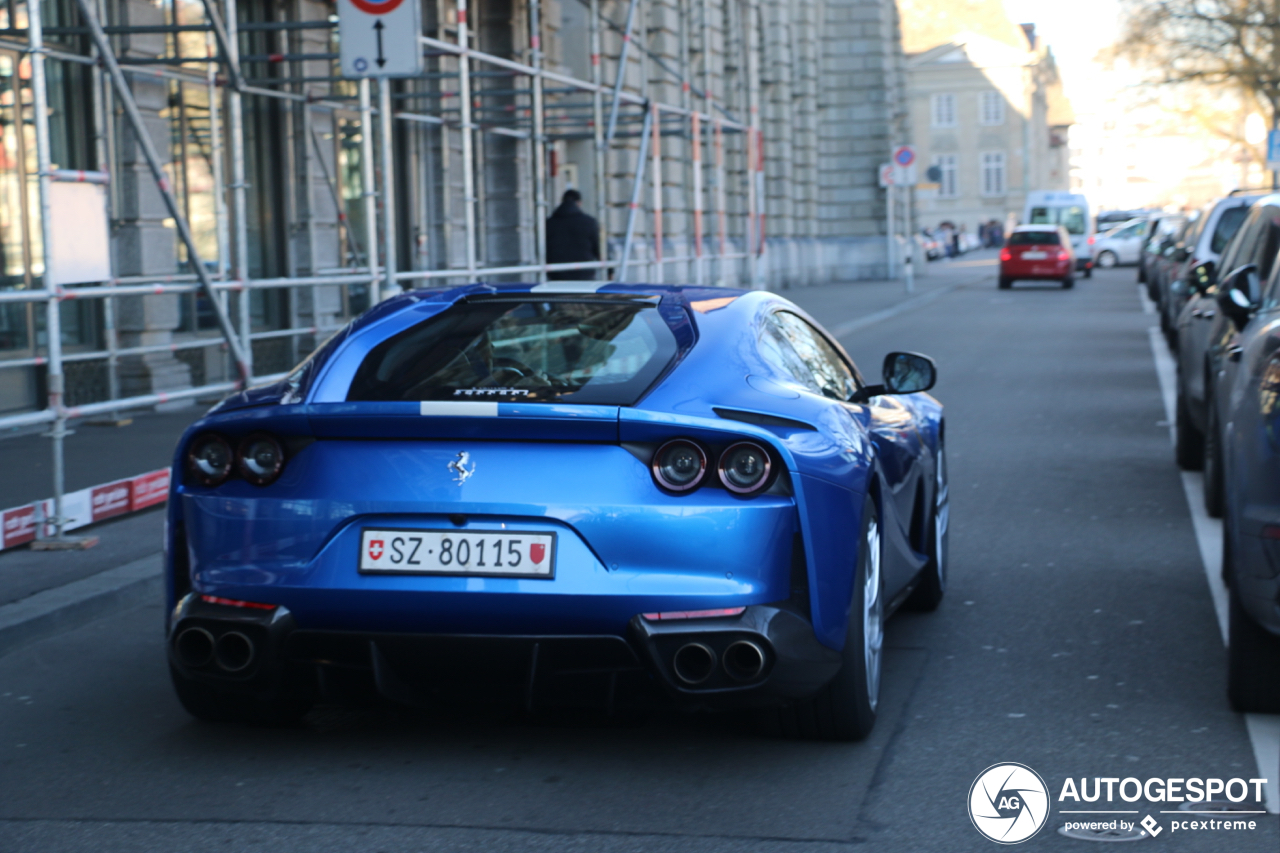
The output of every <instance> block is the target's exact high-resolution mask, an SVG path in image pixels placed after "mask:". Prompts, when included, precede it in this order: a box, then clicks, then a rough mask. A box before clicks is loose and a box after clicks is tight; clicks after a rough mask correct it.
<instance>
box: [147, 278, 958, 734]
mask: <svg viewBox="0 0 1280 853" xmlns="http://www.w3.org/2000/svg"><path fill="white" fill-rule="evenodd" d="M580 284H582V283H581V282H576V283H575V282H566V283H563V285H562V283H559V282H551V283H548V284H540V285H529V284H498V285H484V284H474V285H465V286H460V287H454V288H440V289H428V290H415V291H412V292H410V293H405V294H402V295H399V296H396V297H393V298H391V299H388V300H387V301H385V302H383V303H381V304H379V305H378V306H376V307H375V308H373V309H372V310H370V311H369V312H367V313H366V314H364V315H363V316H361V317H360V318H358V319H357V320H355V321H354V322H353V323H351V324H350V325H348V326H347V327H346V328H345V329H344V330H343V331H342V332H340V333H339V334H338V335H337V336H335V337H334V338H333V339H332V340H330V341H329V342H328V343H327V344H326V345H325V346H324V347H322V348H321V349H320V350H318V351H317V352H316V354H315V355H314V356H312V357H311V358H309V359H308V360H307V361H305V362H304V363H303V364H302V365H300V366H299V367H298V368H296V369H295V370H294V371H293V372H292V373H291V374H289V376H288V377H287V378H286V379H284V380H282V381H280V382H277V383H275V384H274V385H269V386H265V387H261V388H255V389H251V390H248V391H245V392H242V393H239V394H236V395H234V396H232V397H230V398H228V399H227V400H225V401H223V402H222V403H221V404H219V405H218V406H216V407H215V408H214V409H213V410H212V411H210V413H209V414H208V415H206V416H205V417H204V418H202V419H201V420H199V421H197V422H196V423H195V424H193V425H192V426H191V428H189V429H188V430H187V431H186V433H185V434H184V435H183V437H182V439H181V441H180V443H179V445H178V448H177V451H176V456H175V460H174V465H173V470H172V486H171V491H170V501H169V504H168V519H167V521H168V526H167V531H168V533H167V543H166V554H167V557H166V578H167V584H168V587H167V589H168V592H167V598H168V601H167V604H168V606H167V607H166V632H167V633H166V636H167V642H168V652H169V662H170V669H171V674H172V679H173V684H174V688H175V690H176V692H177V694H178V698H179V699H180V700H181V702H182V704H183V705H184V706H185V707H186V709H187V710H188V711H189V712H190V713H191V714H193V715H195V716H196V717H200V718H206V719H224V718H231V719H241V720H264V719H265V720H283V719H290V718H296V717H298V716H299V715H301V714H302V713H305V711H306V709H307V708H308V707H310V706H311V704H312V702H313V701H314V700H315V699H316V697H317V696H318V695H323V696H331V697H342V696H345V695H347V694H348V693H351V692H355V693H359V692H361V691H363V690H369V691H376V692H377V693H380V694H382V695H383V696H384V697H389V698H391V699H397V700H404V701H440V700H442V699H445V698H447V697H450V696H473V697H483V698H484V700H485V701H486V704H491V703H490V702H489V700H490V699H492V703H498V702H503V703H507V702H510V703H512V704H514V705H516V706H519V707H524V708H531V707H542V706H547V705H556V704H563V703H573V704H582V703H587V704H595V705H599V706H600V707H602V708H603V707H612V706H613V705H614V704H615V703H617V704H626V703H630V702H644V703H652V702H668V703H670V704H674V705H677V706H684V707H690V708H695V707H696V708H716V707H720V708H731V707H743V706H750V707H754V706H765V708H772V709H774V711H771V712H768V713H771V714H773V719H774V721H776V723H777V725H778V726H780V727H782V728H783V729H785V730H786V731H790V732H799V733H800V734H802V735H807V736H813V737H820V738H830V739H856V738H860V737H862V736H865V735H866V734H867V733H868V732H869V731H870V730H871V727H872V725H873V724H874V722H875V718H876V709H877V703H878V699H879V693H880V667H881V663H882V644H883V638H884V622H885V620H886V619H887V618H888V617H889V615H890V613H891V612H892V611H893V609H894V608H896V607H897V606H899V604H900V603H902V602H905V603H906V604H908V605H909V606H911V607H913V608H920V609H926V610H928V609H933V608H935V607H937V606H938V604H939V603H940V601H941V599H942V596H943V593H944V590H945V588H946V559H947V524H948V521H947V519H948V501H947V478H946V470H947V469H946V466H945V463H944V461H943V458H944V457H943V448H944V426H943V412H942V406H941V405H940V404H939V403H938V402H937V401H936V400H934V399H933V398H932V397H930V396H928V395H927V394H924V393H921V392H924V391H926V390H928V389H929V388H930V387H931V386H932V385H933V382H934V378H935V374H936V369H935V367H934V364H933V362H932V361H931V360H929V359H928V358H926V357H925V356H922V355H918V354H913V353H891V354H890V355H889V356H888V357H887V358H886V359H885V362H884V370H883V374H882V378H880V380H879V381H878V382H877V383H876V384H870V383H868V382H867V381H865V380H864V379H863V377H862V375H861V374H860V373H859V372H858V369H857V367H855V366H854V364H853V362H852V361H851V360H850V359H849V356H848V354H847V353H845V352H844V350H843V349H842V348H841V347H840V345H839V344H838V343H836V341H835V340H834V339H833V338H832V337H831V336H830V335H829V334H828V333H827V332H825V331H823V330H822V328H821V327H820V326H819V325H818V324H817V322H816V321H814V320H813V318H811V317H809V316H808V315H806V314H805V313H804V312H803V311H801V310H800V309H799V308H797V307H796V306H795V305H793V304H792V303H790V302H788V301H786V300H785V299H782V298H780V297H778V296H776V295H774V294H770V293H765V292H752V291H740V290H731V289H724V288H682V287H676V286H649V285H613V284H602V285H597V286H593V287H592V288H590V289H587V288H582V287H578V285H580ZM571 285H572V286H571Z"/></svg>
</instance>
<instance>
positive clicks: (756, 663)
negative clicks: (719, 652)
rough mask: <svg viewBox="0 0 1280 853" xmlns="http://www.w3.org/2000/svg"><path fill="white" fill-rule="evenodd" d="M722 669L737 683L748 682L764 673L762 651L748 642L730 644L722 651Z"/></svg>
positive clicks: (740, 641) (739, 641)
mask: <svg viewBox="0 0 1280 853" xmlns="http://www.w3.org/2000/svg"><path fill="white" fill-rule="evenodd" d="M724 669H725V672H727V673H729V675H730V676H732V677H733V678H736V679H737V680H738V681H750V680H752V679H753V678H758V677H759V676H760V673H762V672H764V649H762V648H760V647H759V646H758V645H756V644H755V643H753V642H751V641H750V640H738V641H736V642H733V643H730V644H729V648H727V649H725V650H724Z"/></svg>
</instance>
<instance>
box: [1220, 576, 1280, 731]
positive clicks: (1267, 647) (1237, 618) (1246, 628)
mask: <svg viewBox="0 0 1280 853" xmlns="http://www.w3.org/2000/svg"><path fill="white" fill-rule="evenodd" d="M1238 590H1239V584H1234V585H1233V586H1232V589H1231V591H1230V592H1229V593H1228V594H1229V595H1230V597H1231V606H1230V608H1229V609H1228V614H1229V615H1228V622H1229V627H1228V630H1227V643H1228V645H1227V698H1228V699H1229V700H1230V701H1231V707H1232V708H1233V709H1235V710H1236V711H1238V712H1240V713H1242V714H1276V713H1280V637H1277V636H1276V635H1274V634H1272V633H1271V632H1270V631H1268V630H1266V629H1265V628H1263V627H1262V626H1261V625H1259V624H1258V623H1257V622H1255V621H1253V618H1252V617H1251V616H1250V615H1249V614H1248V613H1247V612H1245V609H1244V605H1243V604H1241V603H1240V595H1239V591H1238Z"/></svg>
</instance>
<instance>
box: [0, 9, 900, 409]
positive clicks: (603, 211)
mask: <svg viewBox="0 0 1280 853" xmlns="http://www.w3.org/2000/svg"><path fill="white" fill-rule="evenodd" d="M421 2H422V6H421V21H422V27H423V34H424V35H425V36H427V37H428V41H427V42H426V43H424V45H425V46H424V51H425V54H426V59H425V66H424V71H423V73H422V74H421V75H419V76H416V77H413V78H407V79H399V80H395V81H393V82H392V83H391V84H390V89H389V92H390V97H391V99H392V103H393V110H392V112H393V114H394V117H395V118H394V121H393V122H392V132H391V133H390V134H389V136H390V139H389V141H390V147H391V151H392V157H391V160H390V162H389V163H384V162H383V160H382V158H381V155H380V153H378V152H380V150H381V148H382V142H383V140H382V139H381V138H380V132H379V131H378V130H377V127H378V121H377V120H376V119H372V118H367V117H365V116H366V114H365V113H362V109H361V105H360V87H359V84H358V83H357V82H356V81H354V80H350V79H342V78H340V77H338V76H337V71H338V66H339V63H338V56H339V53H340V45H339V44H338V40H337V30H336V27H335V26H334V23H333V21H334V20H335V18H336V13H337V7H336V6H335V3H334V2H326V0H233V3H232V5H231V6H230V7H228V5H226V3H225V2H223V3H215V7H216V8H217V9H219V10H220V12H221V15H222V17H223V18H225V19H226V24H227V26H228V27H229V28H231V29H232V31H233V43H234V47H235V49H236V52H237V53H238V67H239V69H240V72H241V75H242V77H243V81H244V84H245V85H244V88H242V89H240V90H237V89H236V87H235V85H234V83H235V76H234V74H233V73H232V72H231V70H230V64H229V63H228V62H227V61H226V57H225V56H223V55H222V51H221V50H220V48H219V46H218V43H217V41H216V39H215V37H214V33H213V32H212V31H211V29H210V26H209V22H208V19H207V18H206V13H205V11H204V6H203V4H202V3H201V2H200V0H172V2H165V3H155V2H150V0H116V2H107V3H102V4H95V5H97V6H98V8H100V9H102V10H105V16H106V20H105V21H104V23H105V24H106V25H107V26H108V32H109V33H110V36H109V38H110V41H111V45H112V49H113V51H114V52H115V53H116V55H117V56H118V57H119V59H120V61H121V64H122V65H123V66H125V68H126V71H127V72H128V75H127V76H128V79H129V86H130V90H131V96H132V98H133V99H134V100H135V101H136V103H137V106H138V108H139V109H140V111H141V113H142V115H143V119H144V122H145V126H146V130H147V133H148V135H149V136H150V138H151V140H152V142H153V143H154V144H155V147H156V148H157V149H158V151H159V153H160V156H161V158H162V160H163V161H164V169H165V171H166V173H167V176H168V179H169V181H170V183H171V184H172V186H173V188H174V192H175V194H176V196H177V199H178V204H179V207H180V208H181V210H182V212H183V216H184V218H185V219H186V220H187V221H188V222H189V223H190V226H191V230H192V232H193V234H194V237H195V242H196V245H197V249H198V254H199V257H200V259H201V262H202V263H203V265H204V267H205V268H206V269H208V270H209V271H210V272H211V274H212V275H213V276H214V278H215V279H218V280H221V281H224V282H228V283H232V282H239V281H244V280H249V281H251V282H253V284H254V286H253V287H251V288H249V289H241V288H239V287H238V286H237V287H229V288H228V289H227V290H226V292H225V293H224V294H223V295H222V296H220V297H219V298H220V300H225V305H226V307H227V310H228V314H229V315H230V316H231V318H232V320H233V321H234V323H235V324H236V326H237V329H238V334H239V335H240V336H241V337H242V338H244V337H249V338H251V340H252V344H251V352H252V357H253V372H254V375H255V376H267V375H272V374H275V373H278V372H280V371H283V370H286V369H287V368H288V367H290V366H291V365H292V364H293V363H295V362H296V361H297V360H298V359H299V358H300V357H301V356H304V355H305V354H306V353H307V352H309V351H310V350H311V349H312V348H313V347H314V346H315V344H316V341H317V340H319V339H321V338H323V336H325V335H326V334H327V333H328V331H329V330H331V329H333V328H335V327H338V326H340V325H341V324H342V323H344V322H345V321H346V320H347V319H349V318H350V317H351V316H353V315H354V314H357V313H359V312H360V311H362V310H364V309H365V308H367V307H368V305H369V303H370V294H371V290H370V283H371V282H372V283H373V284H376V283H377V281H378V280H377V278H376V276H373V275H371V274H369V273H367V272H362V270H367V269H368V260H369V258H370V255H372V256H373V257H374V258H376V259H377V260H378V263H379V265H380V267H381V268H382V269H384V270H385V268H386V266H387V265H388V258H387V257H386V251H385V249H384V246H385V245H386V244H390V245H391V247H392V255H393V257H392V258H391V259H390V266H391V267H392V269H393V270H394V271H396V272H398V273H400V277H399V278H397V279H396V280H395V281H394V282H388V281H386V280H385V279H384V280H383V281H382V284H383V287H382V288H381V293H382V295H384V296H385V295H386V294H387V293H389V292H393V291H394V290H396V289H398V288H399V287H402V286H403V287H415V286H427V285H432V284H441V283H445V282H447V281H455V282H456V281H460V280H464V279H466V278H488V279H506V280H513V279H528V278H536V277H538V276H540V275H542V274H543V273H542V272H541V270H540V269H539V268H538V266H539V265H540V264H541V263H542V249H541V246H540V240H541V228H540V223H541V221H542V219H543V218H544V217H545V216H546V215H547V214H548V213H549V212H550V210H551V209H552V208H553V207H554V205H555V203H556V201H557V200H558V198H559V196H560V194H561V193H562V192H563V191H564V190H565V189H566V188H569V187H574V188H577V189H579V190H580V191H581V192H582V193H583V195H584V197H585V199H584V208H585V209H586V210H587V211H588V212H590V213H592V214H593V215H596V216H597V217H598V218H599V219H600V221H601V223H602V231H603V232H604V234H603V236H604V237H605V242H606V245H607V246H608V247H609V261H610V263H609V267H608V270H607V272H609V273H611V274H613V275H615V276H616V275H617V274H618V273H619V271H620V269H621V266H622V264H621V258H622V253H623V250H624V248H626V249H627V250H628V251H627V254H628V259H627V267H626V276H625V278H626V280H630V281H642V280H650V281H654V280H656V281H667V282H694V281H703V282H706V283H709V284H725V285H738V286H752V285H754V286H758V287H769V288H782V287H787V286H791V285H798V284H806V283H814V282H822V281H831V280H851V279H857V278H867V277H878V276H882V275H884V273H885V270H886V258H885V241H884V238H883V229H884V197H883V191H882V190H880V189H879V188H878V187H877V181H876V178H877V174H876V166H877V164H879V163H880V162H883V161H884V160H885V159H886V157H887V153H888V151H889V150H890V148H891V147H892V146H893V145H895V144H899V143H902V142H906V141H908V140H909V138H910V116H909V115H908V112H907V109H906V100H905V98H906V77H905V68H904V57H903V52H902V47H901V40H900V32H899V21H898V14H897V8H896V5H895V3H894V2H893V0H823V2H819V0H474V1H473V2H472V3H471V6H470V9H469V10H468V12H469V14H468V15H467V16H465V20H464V19H463V17H462V16H460V15H459V8H458V3H457V0H421ZM25 8H26V7H25V6H24V5H23V4H22V3H21V2H18V3H12V4H9V5H8V6H5V7H0V30H4V31H5V32H6V33H8V35H7V36H5V37H4V38H0V246H2V247H3V254H2V256H0V264H3V267H4V268H3V270H0V293H3V292H5V291H8V292H12V293H15V294H16V293H18V292H19V291H23V290H38V289H41V288H43V286H44V285H43V280H42V274H43V259H42V249H41V247H40V244H39V234H40V228H39V221H38V216H39V207H38V205H36V204H34V203H33V196H32V193H31V191H30V188H31V187H33V186H34V180H33V177H34V175H35V173H36V152H35V148H36V141H35V138H34V136H33V135H32V134H31V133H30V132H28V133H25V134H21V133H16V132H14V130H13V128H16V127H19V126H22V125H23V120H27V123H28V124H29V118H30V115H29V113H30V109H31V107H30V104H31V93H30V86H31V74H30V59H29V53H28V52H27V50H26V48H27V44H26V43H25V41H24V36H23V32H22V31H25V30H26V27H27V21H26V13H25ZM42 8H43V9H44V12H43V15H44V18H45V20H44V27H45V39H46V43H47V46H48V47H49V49H50V50H49V53H48V54H47V56H48V58H47V60H46V68H47V73H48V87H47V88H48V98H49V103H50V143H49V149H50V157H51V161H52V164H53V166H54V168H60V169H83V170H104V171H107V172H109V173H110V175H111V183H110V191H109V198H110V204H109V221H110V228H111V246H112V256H113V259H112V263H113V270H114V275H115V277H116V279H117V281H116V282H115V284H116V285H118V286H119V285H133V284H140V283H147V284H148V285H150V283H153V282H156V283H169V284H171V285H172V284H177V285H187V286H188V289H189V283H190V282H191V281H192V279H193V278H194V276H193V275H192V274H193V272H194V267H193V265H192V264H193V260H192V259H190V258H188V257H187V252H186V250H185V248H184V247H183V246H182V245H181V243H180V241H179V240H178V239H177V232H176V230H175V228H174V225H175V222H174V220H173V219H172V218H171V217H170V215H169V213H168V211H167V210H166V208H165V206H164V204H163V200H162V198H161V195H160V193H159V191H158V190H157V187H156V184H155V182H154V181H153V180H152V178H151V175H150V173H149V171H148V168H147V166H146V163H145V161H144V158H143V156H142V152H141V150H140V147H139V146H138V144H137V141H136V139H135V137H134V135H133V131H132V129H131V128H130V127H129V125H128V123H127V122H126V121H125V118H124V113H123V112H122V109H121V102H120V98H119V97H117V96H116V95H115V94H113V93H112V92H111V90H110V86H109V83H108V82H107V81H106V80H105V76H104V75H103V74H102V73H101V71H100V70H99V69H98V68H96V67H95V66H94V64H93V61H92V58H91V57H92V56H93V49H92V47H91V43H90V41H89V39H88V37H87V36H86V34H85V30H84V28H83V26H82V22H81V21H80V19H79V14H78V12H77V11H76V9H77V7H76V3H75V0H50V2H46V3H45V4H43V6H42ZM629 11H630V12H633V15H632V16H631V17H632V18H633V24H632V33H631V38H630V39H629V41H628V47H627V58H626V62H625V67H623V68H622V73H621V74H620V75H619V66H620V56H621V54H622V53H623V50H624V47H623V46H624V38H623V34H624V30H625V28H626V22H627V20H628V17H629ZM11 15H12V16H13V17H12V19H10V16H11ZM463 23H466V25H467V26H468V27H469V29H470V39H469V46H470V48H471V49H472V50H474V51H479V52H482V53H484V54H488V55H490V56H492V57H496V58H498V59H505V60H507V61H508V62H514V63H520V64H523V65H526V66H534V67H536V66H541V67H543V68H545V69H546V70H548V71H551V72H555V73H556V74H557V75H560V77H558V78H551V77H547V78H543V83H542V86H540V87H539V86H537V85H535V82H534V80H533V78H532V77H531V76H529V75H528V74H527V73H520V72H519V71H518V70H513V69H512V68H511V67H509V66H504V65H501V64H500V63H496V64H495V62H493V61H486V60H483V59H478V58H472V59H471V60H470V75H469V78H468V82H469V83H470V85H471V87H472V94H473V99H472V101H471V102H470V105H469V106H470V108H471V124H470V126H469V127H464V121H463V117H464V116H465V115H466V112H465V111H464V104H463V102H462V98H461V96H460V84H461V81H460V79H459V68H460V63H459V58H458V56H457V55H456V51H453V52H451V51H450V50H449V49H447V48H446V47H441V46H440V45H438V44H437V45H436V46H434V47H433V46H432V43H431V42H430V39H435V40H437V41H438V42H439V43H445V44H446V45H454V44H457V42H458V38H459V30H460V28H461V25H462V24H463ZM597 43H598V45H599V49H598V52H599V59H598V61H595V60H594V59H593V53H595V52H596V51H595V48H594V47H593V45H594V44H597ZM209 57H215V60H214V61H208V58H209ZM564 77H568V78H573V79H575V80H577V81H585V82H586V83H588V84H592V85H596V84H598V85H599V89H598V91H599V92H600V94H599V96H598V97H597V96H596V95H595V94H594V92H595V91H597V90H594V89H590V88H586V89H584V88H583V87H582V86H581V85H577V84H575V85H569V84H565V83H564V81H563V78H564ZM619 77H620V83H621V89H620V91H622V92H623V93H624V94H625V95H626V96H628V97H629V98H630V99H629V100H624V101H621V102H620V104H619V108H618V116H617V120H616V123H615V132H614V135H613V137H612V138H611V139H604V140H603V141H602V137H603V135H604V129H603V125H604V124H606V123H608V121H609V113H610V107H611V106H612V102H613V96H612V92H613V87H614V84H615V82H618V81H619ZM371 90H372V92H373V93H374V94H375V95H377V93H378V84H377V83H374V84H372V85H371ZM535 90H536V91H535ZM645 102H647V103H650V104H657V105H658V107H659V109H658V111H657V115H658V117H659V118H658V133H657V134H656V135H655V134H652V133H651V134H649V135H648V138H649V139H650V140H652V141H653V142H654V143H655V144H656V146H657V147H658V148H659V149H660V150H659V151H658V152H657V157H656V158H655V157H654V156H653V155H654V152H653V150H652V147H651V149H650V151H649V152H648V153H647V154H646V157H645V159H644V160H643V161H642V160H641V159H640V157H639V155H640V152H641V147H642V141H643V140H642V137H643V136H644V134H642V130H643V129H644V128H645V127H646V124H645V122H646V113H648V112H649V111H648V110H646V108H645V105H644V103H645ZM539 103H541V104H542V106H543V108H542V109H541V110H538V109H537V107H538V104H539ZM376 104H377V97H375V98H374V107H375V108H376ZM20 111H21V112H22V113H23V116H21V117H19V116H18V115H17V113H18V112H20ZM692 112H699V113H701V115H702V120H701V126H700V129H699V135H698V137H697V141H698V144H696V145H695V140H694V130H695V129H694V126H693V121H692V116H691V113H692ZM650 118H651V116H650ZM28 129H29V128H28ZM464 137H466V138H465V142H466V143H467V144H465V145H464ZM468 163H470V165H471V168H470V172H469V175H470V182H471V190H470V195H468V170H467V165H468ZM655 163H656V164H657V167H658V168H657V177H658V180H657V181H654V180H653V175H654V169H653V165H654V164H655ZM370 167H372V168H370ZM759 167H762V168H759ZM640 168H643V169H645V170H646V171H643V172H641V173H640V175H639V177H637V172H638V169H640ZM388 169H389V171H387V170H388ZM384 173H385V174H386V175H387V176H388V178H389V179H390V181H391V185H392V186H393V198H391V199H387V198H384V197H383V196H382V194H381V179H382V177H383V175H384ZM24 187H26V188H27V190H28V191H25V192H24V191H23V188H24ZM699 190H700V191H699ZM371 197H372V198H373V199H374V202H373V204H372V205H369V204H366V201H367V200H368V199H369V198H371ZM633 198H638V206H634V207H633V205H632V203H631V202H632V199H633ZM388 201H390V202H391V204H388ZM699 201H700V204H699ZM699 207H700V209H701V215H700V216H699V215H698V208H699ZM371 212H372V217H371V216H370V213H371ZM698 221H701V223H702V226H701V234H702V241H701V243H702V245H701V249H702V251H701V254H699V252H698V245H697V241H696V240H695V234H697V233H698V225H697V223H698ZM388 223H390V225H391V228H390V230H389V231H388V229H387V226H388ZM628 233H630V235H631V236H630V240H628ZM699 258H701V260H699ZM659 259H660V260H659ZM510 267H527V268H528V269H525V270H522V271H517V272H507V273H487V272H486V270H487V269H495V268H510ZM362 276H363V279H362ZM414 276H416V277H414ZM445 276H448V277H447V278H446V277H445ZM297 279H305V282H304V283H298V282H296V280H297ZM268 282H278V283H279V286H275V285H272V286H268ZM99 284H105V283H99ZM86 286H93V283H87V284H85V285H77V286H76V287H86ZM189 291H190V289H189ZM86 295H87V294H84V293H81V294H78V295H77V298H75V299H68V300H66V301H63V302H62V304H61V307H60V316H61V318H62V341H63V345H64V350H65V352H66V354H67V356H68V358H69V359H70V360H69V361H68V362H67V364H66V366H65V373H66V376H67V401H68V403H70V404H77V403H84V402H89V401H95V400H103V399H106V398H108V397H130V396H134V395H140V394H145V393H151V392H156V391H171V390H174V389H182V388H188V387H191V386H193V385H194V386H202V385H205V384H209V383H213V382H217V381H221V380H225V379H227V378H229V376H230V373H229V365H228V363H227V355H226V352H225V347H223V346H222V345H220V344H219V341H220V338H219V333H218V331H217V327H216V324H215V322H214V312H213V310H212V303H210V302H209V301H208V300H207V299H206V298H205V297H204V296H203V295H201V294H199V293H196V292H182V293H163V294H152V295H126V296H117V297H113V298H110V299H90V298H85V296H86ZM44 310H45V309H44V307H43V305H41V304H39V303H23V302H14V301H0V412H14V411H20V410H25V409H32V408H39V407H41V406H42V405H43V403H44V395H45V393H46V389H45V379H44V376H45V370H46V369H47V367H46V366H45V365H44V364H43V360H44V356H45V351H46V341H45V340H44V329H45V327H46V324H45V322H44V314H43V312H44ZM108 349H110V350H111V351H112V353H114V355H113V356H112V357H111V358H110V360H109V359H108V358H107V356H105V355H103V354H102V353H103V351H104V350H108ZM110 364H115V365H116V368H115V369H114V370H112V369H111V368H110V366H109V365H110ZM2 425H3V422H2V421H0V426H2Z"/></svg>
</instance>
